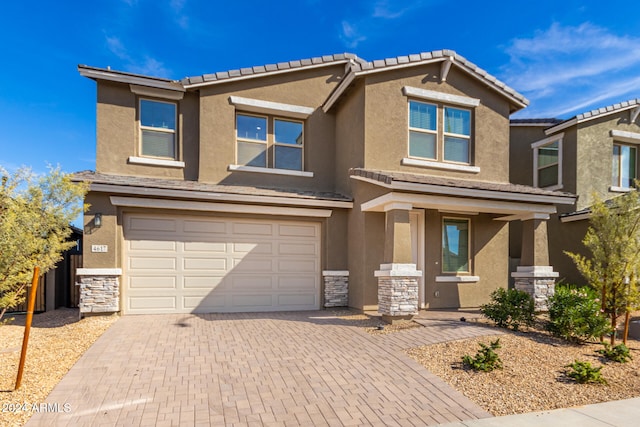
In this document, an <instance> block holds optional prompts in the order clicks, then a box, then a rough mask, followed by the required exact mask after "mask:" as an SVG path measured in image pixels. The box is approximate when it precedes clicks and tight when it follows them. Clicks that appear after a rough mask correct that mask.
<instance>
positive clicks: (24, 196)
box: [0, 168, 87, 319]
mask: <svg viewBox="0 0 640 427" xmlns="http://www.w3.org/2000/svg"><path fill="white" fill-rule="evenodd" d="M0 177H1V178H0V179H1V181H0V319H2V317H3V316H4V314H5V312H6V311H7V309H9V308H12V307H15V306H17V305H19V304H21V303H22V302H24V300H25V290H26V286H27V284H29V283H30V281H31V275H32V274H33V269H34V267H35V266H39V267H40V271H41V272H42V273H45V272H47V271H48V270H50V269H51V268H53V267H54V266H55V265H56V263H58V261H60V259H62V253H63V252H64V251H65V250H67V249H69V248H71V247H72V246H73V245H74V244H75V243H74V242H69V241H67V239H68V237H69V235H70V234H71V228H70V226H69V224H70V223H71V222H72V221H73V220H74V219H75V218H77V216H78V215H79V214H80V213H81V212H82V211H83V205H82V200H83V197H84V195H85V193H86V191H87V185H86V184H74V183H72V182H71V179H70V177H69V176H68V175H66V174H64V173H62V172H61V171H60V169H59V168H56V169H50V171H49V173H48V174H47V175H43V176H38V175H36V174H34V173H33V172H32V171H31V170H30V169H27V168H21V169H19V170H17V171H16V172H15V173H13V174H9V173H8V172H7V171H6V170H4V169H2V168H0Z"/></svg>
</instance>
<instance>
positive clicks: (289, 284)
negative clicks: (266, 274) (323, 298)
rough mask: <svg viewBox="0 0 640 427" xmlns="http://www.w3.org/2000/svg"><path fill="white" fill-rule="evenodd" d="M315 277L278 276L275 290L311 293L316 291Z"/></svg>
mask: <svg viewBox="0 0 640 427" xmlns="http://www.w3.org/2000/svg"><path fill="white" fill-rule="evenodd" d="M316 280H317V279H316V277H315V276H311V275H307V276H302V275H296V276H279V277H278V280H277V282H276V288H277V289H282V290H292V289H295V290H299V291H306V292H311V291H314V292H315V289H316Z"/></svg>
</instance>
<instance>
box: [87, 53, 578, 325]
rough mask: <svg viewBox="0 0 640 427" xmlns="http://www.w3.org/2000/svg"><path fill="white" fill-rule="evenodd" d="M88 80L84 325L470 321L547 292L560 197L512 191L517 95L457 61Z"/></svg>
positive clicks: (311, 62)
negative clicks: (515, 266)
mask: <svg viewBox="0 0 640 427" xmlns="http://www.w3.org/2000/svg"><path fill="white" fill-rule="evenodd" d="M79 72H80V74H81V75H82V76H85V77H88V78H91V79H93V80H95V81H96V83H97V93H98V95H97V150H96V152H97V159H96V171H95V172H81V173H78V174H76V179H77V180H87V181H90V182H91V187H90V192H89V194H88V195H87V202H88V203H89V204H90V205H91V208H90V211H89V212H87V214H86V215H85V231H86V234H85V239H86V241H85V251H84V266H85V268H83V269H81V270H79V271H78V274H79V275H81V281H82V287H83V291H82V292H83V295H82V298H83V300H82V302H81V310H82V311H83V312H90V311H116V310H121V311H123V312H124V313H125V314H136V313H189V312H224V311H227V312H233V311H273V310H313V309H319V308H321V307H323V306H324V307H328V306H346V305H348V306H350V307H354V308H357V309H361V310H374V309H376V308H377V309H379V311H380V312H382V313H383V314H385V315H387V316H390V317H398V316H403V315H407V314H411V313H415V311H416V310H417V309H418V308H419V307H420V308H452V307H475V306H478V305H479V304H482V303H485V302H487V301H488V300H489V295H490V293H491V292H492V291H493V290H495V289H496V288H498V287H506V286H507V284H508V280H509V266H508V255H509V252H508V239H509V233H508V223H509V222H510V221H523V223H524V224H525V226H524V227H523V230H524V231H523V232H522V235H523V240H524V242H525V244H524V245H525V247H526V248H527V252H526V256H525V257H523V259H522V265H521V266H520V267H519V271H518V272H517V273H516V275H517V276H518V279H519V280H520V282H522V283H523V284H524V285H525V286H530V287H531V288H532V287H533V285H534V284H535V283H538V281H540V280H546V282H545V283H546V284H549V283H552V282H553V278H554V276H555V273H554V272H553V269H552V267H551V266H550V265H549V262H548V259H547V248H546V246H543V245H540V241H542V240H545V239H546V224H545V220H546V219H547V218H549V215H551V214H553V213H554V212H555V211H556V208H555V205H556V204H560V205H562V204H573V202H574V196H573V195H571V194H568V193H563V192H558V191H549V190H542V189H537V188H533V187H529V186H522V185H513V184H510V182H509V150H508V146H509V115H510V114H511V113H513V112H515V111H517V110H519V109H521V108H524V107H525V106H526V105H527V100H526V99H525V98H524V97H523V96H522V95H520V94H519V93H517V92H516V91H514V90H513V89H511V88H509V87H507V86H506V85H505V84H504V83H502V82H500V81H498V80H497V79H496V78H495V77H493V76H491V75H489V74H487V72H486V71H484V70H482V69H481V68H478V67H477V66H476V65H474V64H472V63H471V62H469V61H468V60H466V59H465V58H464V57H462V56H460V55H458V54H456V53H455V52H453V51H449V50H444V51H434V52H428V53H421V54H417V55H409V56H401V57H397V58H388V59H385V60H379V61H373V62H367V61H365V60H363V59H361V58H358V57H357V56H355V55H352V54H340V55H330V56H323V57H318V58H311V59H305V60H299V61H291V62H285V63H279V64H274V65H266V66H259V67H252V68H243V69H240V70H232V71H228V72H219V73H215V74H207V75H203V76H197V77H190V78H186V79H184V80H182V81H173V80H166V79H160V78H154V77H147V76H140V75H134V74H129V73H123V72H117V71H113V70H110V69H100V68H93V67H88V66H80V67H79Z"/></svg>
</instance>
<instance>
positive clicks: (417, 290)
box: [351, 169, 574, 320]
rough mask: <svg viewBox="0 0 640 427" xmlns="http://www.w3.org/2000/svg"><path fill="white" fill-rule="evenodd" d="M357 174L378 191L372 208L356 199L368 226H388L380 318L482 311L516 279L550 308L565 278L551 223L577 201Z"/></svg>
mask: <svg viewBox="0 0 640 427" xmlns="http://www.w3.org/2000/svg"><path fill="white" fill-rule="evenodd" d="M351 172H352V174H351V178H352V179H353V180H354V181H357V182H358V184H357V185H362V186H369V187H373V188H375V189H376V190H377V191H369V192H368V193H369V194H372V195H373V196H372V197H368V198H367V200H364V198H362V199H359V198H357V197H356V200H355V205H356V209H357V207H358V206H359V209H360V211H361V212H362V215H363V216H364V217H365V222H366V223H375V221H366V216H367V215H368V216H375V217H377V218H379V219H381V218H382V217H383V218H384V222H383V227H378V228H377V230H378V232H379V233H380V234H382V235H383V236H384V237H383V239H381V240H382V241H383V242H384V243H383V247H382V250H381V251H380V250H379V251H378V252H379V253H378V258H379V259H380V264H379V265H378V266H377V267H378V268H377V269H376V271H375V277H376V279H377V283H375V284H376V285H377V302H378V311H379V312H380V313H381V314H382V315H383V316H386V317H387V318H388V320H393V319H395V318H405V317H408V316H412V315H414V314H415V313H416V312H417V310H418V309H423V308H426V309H433V308H436V309H442V308H461V307H477V306H479V305H481V304H483V303H486V302H488V299H489V295H490V293H491V292H492V291H493V290H495V289H496V288H498V287H504V288H506V287H507V285H508V282H509V274H510V273H512V275H513V276H514V277H515V279H516V286H517V287H519V288H522V289H525V290H527V291H528V292H530V293H531V294H532V295H533V296H534V297H535V298H536V300H537V304H538V306H539V308H541V309H544V308H545V301H546V295H547V294H548V293H549V292H553V284H554V283H555V278H556V277H557V275H558V274H557V272H555V271H553V267H552V266H550V265H549V257H548V243H547V227H546V221H547V220H548V219H549V218H550V215H551V214H553V213H555V212H556V204H558V203H560V204H572V203H573V202H574V196H573V195H571V194H568V193H562V192H553V191H546V190H541V189H538V188H533V187H526V186H519V185H512V184H504V183H489V182H475V181H465V180H457V179H449V178H441V177H433V176H429V175H418V174H406V173H397V172H381V171H370V170H364V169H354V170H352V171H351ZM360 193H366V192H360ZM356 194H358V192H356ZM510 221H521V222H522V224H523V227H522V230H523V231H522V246H523V250H522V258H521V263H520V265H519V266H518V268H517V271H515V272H510V271H509V261H508V260H509V249H508V243H509V227H508V223H509V222H510ZM371 228H373V227H371ZM379 237H381V236H379ZM363 250H365V251H374V252H375V248H368V247H364V248H363ZM369 255H370V257H376V254H373V253H371V254H369ZM543 285H544V286H543Z"/></svg>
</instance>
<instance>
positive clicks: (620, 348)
mask: <svg viewBox="0 0 640 427" xmlns="http://www.w3.org/2000/svg"><path fill="white" fill-rule="evenodd" d="M602 345H604V348H602V349H600V350H596V353H600V354H602V355H603V356H604V357H606V358H607V359H609V360H611V361H613V362H618V363H627V362H628V361H629V360H631V359H633V357H631V353H630V352H629V347H627V346H626V345H624V344H618V345H617V346H615V347H611V345H610V344H607V343H602Z"/></svg>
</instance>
